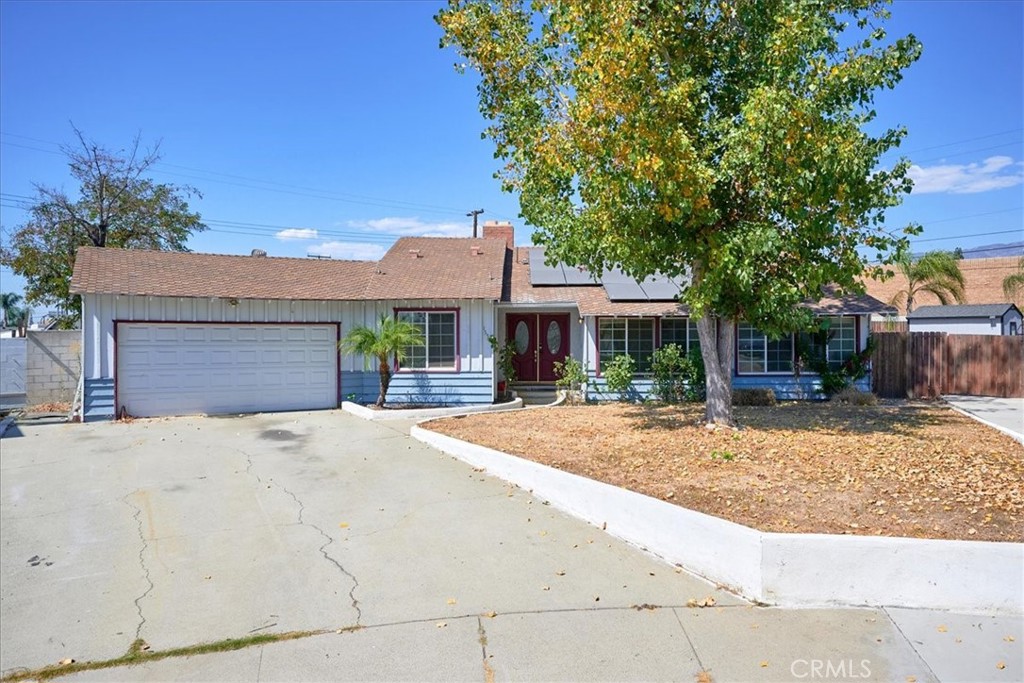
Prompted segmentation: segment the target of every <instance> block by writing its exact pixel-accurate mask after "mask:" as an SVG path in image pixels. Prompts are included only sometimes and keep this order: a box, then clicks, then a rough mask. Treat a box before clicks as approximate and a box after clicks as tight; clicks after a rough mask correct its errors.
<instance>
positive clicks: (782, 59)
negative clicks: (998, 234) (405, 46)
mask: <svg viewBox="0 0 1024 683" xmlns="http://www.w3.org/2000/svg"><path fill="white" fill-rule="evenodd" d="M887 18H888V13H887V10H886V5H885V3H884V2H881V1H879V0H833V1H828V0H823V1H821V2H809V1H805V0H729V1H711V0H603V1H602V2H591V1H589V0H532V2H530V3H529V4H528V5H527V3H526V2H525V1H519V0H493V1H488V0H450V2H449V5H448V7H447V8H446V9H444V10H442V11H441V12H440V13H439V14H438V15H437V21H438V22H439V23H440V25H441V27H442V28H443V29H444V36H443V38H442V40H441V44H442V46H452V47H454V48H455V49H456V50H457V51H458V52H459V54H460V56H461V58H462V63H461V64H459V65H457V68H464V67H465V66H470V67H471V68H473V69H475V70H476V71H478V72H479V75H480V80H479V85H478V86H477V87H478V93H479V99H480V109H481V112H482V113H483V115H484V116H485V117H486V118H487V119H488V120H489V121H490V125H489V127H488V128H487V129H486V135H487V136H489V137H490V138H492V139H493V140H494V142H495V143H496V147H497V151H496V156H497V157H499V158H501V159H503V160H504V162H505V165H504V167H503V168H502V169H501V170H500V172H499V176H500V178H501V179H502V181H503V186H504V188H505V189H506V190H508V191H514V192H518V193H519V195H520V206H521V211H522V215H523V217H524V218H526V220H527V221H528V222H529V223H531V224H532V225H534V226H536V228H537V230H536V232H535V240H537V241H539V242H540V243H541V244H544V245H546V246H547V253H548V258H550V259H558V260H563V261H567V262H570V263H575V264H580V265H584V266H587V267H589V268H590V269H592V270H594V271H597V272H600V271H602V270H604V269H606V268H608V267H611V266H615V265H618V266H621V267H622V268H623V269H624V270H625V271H626V272H628V273H630V274H631V275H633V276H637V277H641V276H645V275H648V274H651V273H654V272H660V273H663V274H666V275H670V276H678V275H685V274H689V275H690V276H691V277H692V285H691V286H690V287H689V289H688V290H687V291H686V292H685V294H684V301H685V303H687V304H688V305H689V306H690V307H691V310H692V312H693V314H694V315H695V316H696V317H698V318H699V323H698V329H699V332H700V341H701V349H702V353H703V357H704V361H705V365H706V371H707V372H706V376H707V414H706V418H707V420H708V422H709V423H714V422H717V423H725V424H730V423H732V409H731V385H730V370H731V367H732V362H733V322H734V321H735V320H737V319H739V318H743V319H746V320H750V321H752V322H755V323H756V324H757V325H758V326H759V327H761V328H762V329H764V330H765V331H766V332H768V333H773V334H774V333H778V334H781V333H782V332H784V331H787V330H790V329H792V328H793V326H795V325H800V324H805V323H808V316H809V314H808V313H807V311H806V309H805V308H802V307H801V305H800V304H801V302H804V301H805V300H807V299H818V298H820V297H821V295H822V288H823V287H824V286H826V285H829V284H834V285H838V286H839V287H840V288H845V289H850V290H854V289H857V288H858V284H857V282H856V279H857V278H858V277H859V276H860V275H861V274H862V273H863V272H864V270H865V267H866V265H867V262H866V259H867V258H868V257H869V256H868V252H866V251H864V249H865V247H867V248H868V249H869V251H870V257H872V258H875V259H877V261H879V262H883V263H884V261H885V260H886V259H887V258H888V257H889V255H890V254H893V253H895V252H897V251H899V250H901V249H905V248H906V239H907V238H906V234H908V231H909V232H912V231H913V230H914V228H908V231H904V233H901V234H899V235H894V234H892V233H890V232H888V231H886V230H885V227H884V223H883V214H884V211H885V209H887V208H888V207H891V206H894V205H896V204H898V203H899V201H900V199H901V196H902V195H903V194H904V193H906V192H908V191H909V190H910V187H911V183H910V181H909V179H908V178H907V177H906V172H907V169H908V166H909V164H908V162H906V161H899V162H896V163H894V164H893V165H891V166H889V167H885V166H883V165H882V164H881V163H880V160H881V157H882V155H883V154H884V153H885V152H886V151H888V150H890V149H893V148H894V147H897V146H898V144H899V142H900V140H901V139H902V137H903V136H904V134H905V131H903V130H902V129H888V130H887V129H884V128H882V127H879V126H878V125H877V123H876V124H874V125H873V126H872V125H871V124H872V121H873V119H874V118H875V111H874V109H873V98H874V94H875V92H876V91H877V90H879V89H881V88H889V87H892V86H894V85H895V84H896V83H897V82H898V81H899V80H900V78H901V72H902V71H903V70H904V69H905V68H906V67H907V66H908V65H910V64H911V63H912V62H913V61H914V60H916V59H917V57H918V56H919V54H920V51H921V48H920V44H919V43H918V41H917V40H916V39H915V38H914V37H913V36H907V37H904V38H900V39H898V40H889V39H888V38H887V36H886V33H885V31H884V29H883V28H882V25H883V24H884V22H885V20H886V19H887ZM869 129H873V130H874V131H875V132H868V130H869ZM871 270H872V271H873V272H874V273H876V274H880V273H881V272H882V270H883V266H874V267H872V268H871Z"/></svg>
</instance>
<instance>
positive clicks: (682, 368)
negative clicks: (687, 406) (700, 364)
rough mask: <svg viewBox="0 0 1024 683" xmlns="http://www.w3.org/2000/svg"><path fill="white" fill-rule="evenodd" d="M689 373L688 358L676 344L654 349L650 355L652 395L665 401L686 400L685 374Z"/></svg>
mask: <svg viewBox="0 0 1024 683" xmlns="http://www.w3.org/2000/svg"><path fill="white" fill-rule="evenodd" d="M689 373H690V360H689V359H688V358H687V357H686V356H685V355H684V354H683V350H682V349H681V348H679V346H678V345H676V344H666V345H665V346H662V347H661V348H660V349H655V351H654V354H653V355H652V356H651V375H652V379H653V380H654V387H653V389H654V395H655V396H657V397H658V398H660V399H661V400H662V401H664V402H665V403H679V402H680V401H685V400H686V376H687V375H688V374H689Z"/></svg>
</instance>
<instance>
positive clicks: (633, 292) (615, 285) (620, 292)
mask: <svg viewBox="0 0 1024 683" xmlns="http://www.w3.org/2000/svg"><path fill="white" fill-rule="evenodd" d="M602 284H604V291H605V292H607V294H608V299H609V300H610V301H647V295H646V294H645V293H644V290H643V289H641V288H640V285H639V284H637V282H636V280H629V281H628V282H603V283H602Z"/></svg>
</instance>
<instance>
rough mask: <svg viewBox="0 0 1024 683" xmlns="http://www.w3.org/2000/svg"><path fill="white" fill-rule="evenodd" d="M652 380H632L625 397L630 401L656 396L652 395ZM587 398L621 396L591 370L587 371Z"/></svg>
mask: <svg viewBox="0 0 1024 683" xmlns="http://www.w3.org/2000/svg"><path fill="white" fill-rule="evenodd" d="M653 389H654V381H653V380H651V379H649V378H647V377H637V378H635V379H634V380H633V384H632V386H631V387H630V390H629V391H628V392H627V393H626V396H625V398H626V399H627V400H630V401H643V400H645V399H648V398H650V399H654V398H657V397H656V396H655V395H654V390H653ZM587 398H589V399H590V400H592V401H619V400H621V399H622V398H623V397H622V396H621V395H619V393H618V392H616V391H611V390H610V389H609V388H608V380H607V379H606V378H604V377H598V376H597V373H595V372H594V371H593V370H591V371H590V372H588V373H587Z"/></svg>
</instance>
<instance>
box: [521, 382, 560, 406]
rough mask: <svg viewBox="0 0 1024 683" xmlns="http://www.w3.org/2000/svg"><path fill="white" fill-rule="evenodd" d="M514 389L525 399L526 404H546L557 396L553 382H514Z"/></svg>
mask: <svg viewBox="0 0 1024 683" xmlns="http://www.w3.org/2000/svg"><path fill="white" fill-rule="evenodd" d="M512 391H514V392H516V396H518V397H519V398H521V399H523V405H524V406H546V405H548V404H549V403H554V402H555V399H556V398H557V393H556V392H555V387H554V385H553V384H513V385H512Z"/></svg>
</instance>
